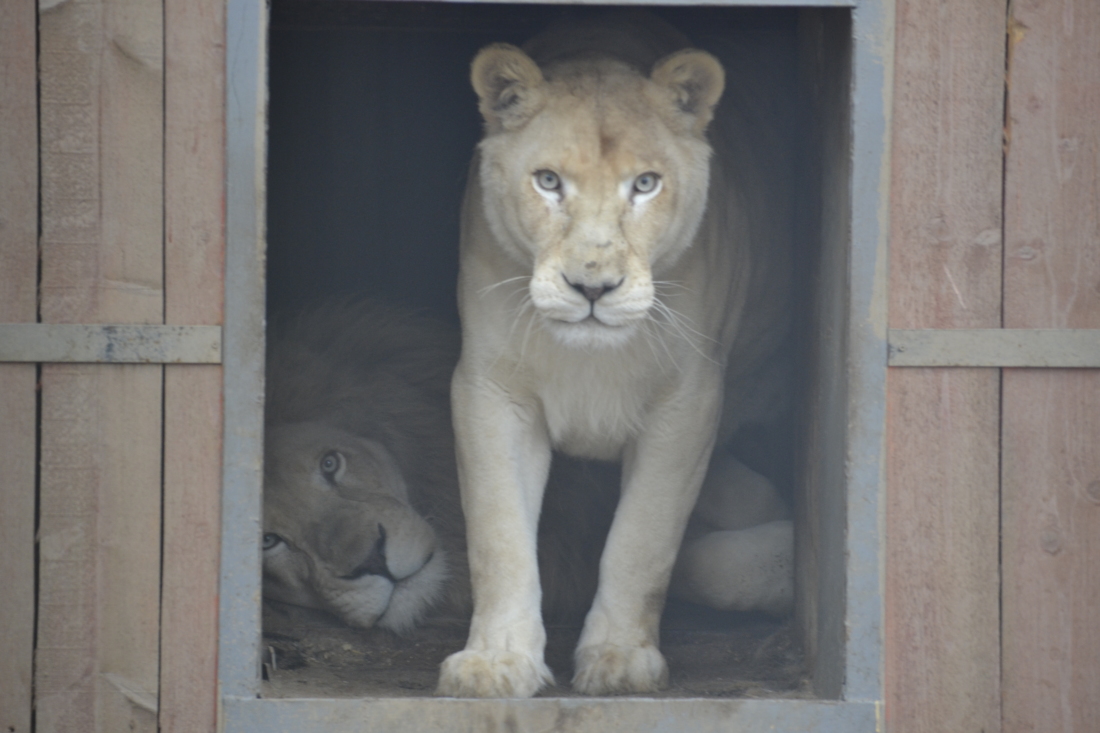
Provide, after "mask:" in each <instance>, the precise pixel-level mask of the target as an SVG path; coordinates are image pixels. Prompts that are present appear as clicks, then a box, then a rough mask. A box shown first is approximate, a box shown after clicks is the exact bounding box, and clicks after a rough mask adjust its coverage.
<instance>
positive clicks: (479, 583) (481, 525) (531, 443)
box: [436, 367, 553, 697]
mask: <svg viewBox="0 0 1100 733" xmlns="http://www.w3.org/2000/svg"><path fill="white" fill-rule="evenodd" d="M452 403H453V407H454V421H455V439H456V446H457V456H458V469H459V485H460V488H461V492H462V509H463V512H464V513H465V515H466V535H467V545H468V553H469V562H470V582H471V586H472V589H473V596H474V613H473V618H472V619H471V621H470V635H469V637H468V639H467V641H466V648H465V649H464V650H463V651H461V652H458V653H456V654H452V655H451V656H450V657H448V658H447V659H446V660H444V662H443V664H442V666H441V668H440V675H439V687H438V689H437V691H436V692H437V694H439V695H445V696H449V697H530V696H532V695H534V694H535V693H537V692H538V691H539V690H540V689H542V688H543V687H545V686H546V685H547V684H550V683H552V682H553V676H552V675H551V673H550V669H549V668H548V667H547V666H546V663H545V662H544V661H543V653H544V649H545V646H546V631H545V629H544V628H543V625H542V611H541V602H542V592H541V589H540V587H539V575H538V562H537V558H536V544H537V541H536V538H537V532H538V518H539V510H540V508H541V504H542V493H543V489H544V488H545V485H546V476H547V472H548V470H549V465H550V445H549V439H548V438H547V436H546V434H545V430H544V429H542V428H541V427H540V426H541V422H540V421H539V420H538V419H536V415H534V414H532V413H531V412H525V411H524V408H521V407H518V406H517V405H516V404H515V403H514V402H512V401H511V400H510V399H509V398H508V396H507V395H505V394H503V393H502V392H501V391H500V390H499V388H498V387H496V386H495V385H492V384H487V383H485V382H482V383H478V382H475V381H472V380H469V379H467V378H466V377H465V375H464V374H463V372H462V370H461V367H460V369H459V370H458V371H456V373H455V379H454V383H453V387H452Z"/></svg>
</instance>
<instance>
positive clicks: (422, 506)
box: [263, 301, 789, 633]
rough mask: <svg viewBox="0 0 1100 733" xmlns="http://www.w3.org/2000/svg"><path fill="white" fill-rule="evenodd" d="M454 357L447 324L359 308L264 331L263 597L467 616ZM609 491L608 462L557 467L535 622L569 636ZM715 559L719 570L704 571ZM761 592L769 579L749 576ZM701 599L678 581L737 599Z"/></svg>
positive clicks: (588, 591)
mask: <svg viewBox="0 0 1100 733" xmlns="http://www.w3.org/2000/svg"><path fill="white" fill-rule="evenodd" d="M457 358H458V338H457V334H456V333H454V332H453V331H452V330H451V329H449V328H448V327H446V326H443V325H441V324H439V323H436V322H434V321H431V320H429V319H426V318H423V317H419V316H417V315H414V314H410V313H408V312H405V311H402V310H399V309H395V308H392V307H387V306H384V305H381V304H379V303H374V302H370V301H366V302H348V301H330V302H328V303H325V304H324V305H321V306H319V307H314V308H311V309H308V310H307V311H305V312H303V313H301V314H299V315H298V316H297V317H296V318H294V319H293V320H292V321H290V322H289V323H286V324H282V325H281V326H280V327H277V328H275V329H273V334H272V338H271V340H270V342H269V344H268V359H267V362H268V366H267V402H266V410H265V417H266V434H265V458H264V461H265V465H264V507H263V509H264V552H263V568H264V582H263V593H264V597H265V599H268V600H273V601H279V602H283V603H289V604H292V605H296V606H304V607H307V608H316V609H321V610H324V611H328V612H330V613H332V614H334V615H336V616H337V617H339V618H340V619H341V620H342V621H343V622H344V623H347V624H348V625H351V626H357V627H362V628H368V627H372V626H379V627H382V628H386V629H390V630H392V631H396V632H399V633H405V632H409V631H411V630H412V629H413V628H414V627H415V626H416V625H417V624H419V623H421V622H423V621H424V620H425V619H426V618H428V617H430V616H431V615H432V614H435V615H439V616H445V617H450V618H455V617H458V618H464V617H468V616H469V614H470V610H471V600H470V583H469V572H468V570H467V566H466V542H465V528H464V524H463V520H462V510H461V507H460V504H459V491H458V481H457V475H456V472H455V462H454V441H453V435H452V431H451V419H450V399H449V392H450V380H451V373H452V372H453V370H454V364H455V361H456V360H457ZM617 494H618V472H617V471H616V470H615V469H614V467H613V466H611V465H610V464H602V463H586V462H585V463H582V462H579V461H573V460H569V459H566V458H564V457H559V460H557V461H555V465H554V471H553V473H552V476H551V479H550V481H549V486H548V488H547V493H546V500H545V502H544V507H543V512H542V516H541V524H540V529H539V564H540V575H541V579H542V586H543V611H544V613H545V614H547V615H548V617H550V618H552V619H553V620H555V621H558V622H565V623H576V622H578V621H580V620H581V619H582V618H583V613H584V611H586V610H587V608H588V605H589V604H590V603H591V600H592V597H593V595H594V593H595V587H596V559H597V558H598V557H599V553H600V549H601V547H602V546H603V542H604V539H605V537H606V535H607V530H608V527H609V526H610V523H611V517H612V514H613V512H614V510H615V501H616V499H617ZM706 511H707V512H708V513H714V512H719V513H720V512H722V511H724V510H723V509H722V508H720V507H715V508H709V509H707V510H706ZM781 511H782V507H778V506H774V507H771V508H770V509H769V508H768V507H762V506H761V507H756V508H750V510H749V511H748V512H747V513H746V515H745V516H746V517H747V518H749V519H750V521H751V518H752V517H764V518H766V515H767V513H768V512H771V514H772V515H775V516H781V515H780V514H779V512H781ZM756 531H759V530H750V532H747V533H744V534H745V535H746V536H748V535H750V534H752V533H753V532H756ZM713 561H717V562H721V561H722V560H721V558H720V557H717V556H716V557H713V558H711V557H707V558H705V559H703V560H702V562H713ZM695 564H696V563H692V565H693V566H694V565H695ZM699 566H700V567H701V566H702V565H701V564H700V565H699ZM715 577H719V578H722V579H725V578H729V575H728V574H724V575H720V576H715ZM684 578H685V579H688V576H687V575H685V576H684ZM761 582H763V583H764V584H765V585H766V584H767V583H768V582H769V581H768V579H766V578H751V579H749V585H750V587H760V586H761ZM771 582H772V583H773V584H774V581H771ZM780 585H781V586H782V588H784V589H786V590H783V591H782V593H780V594H779V595H776V596H773V597H772V600H771V604H772V605H771V606H768V607H769V608H770V609H771V610H774V611H777V612H782V611H783V610H785V607H786V605H788V604H789V595H785V594H786V593H789V581H788V584H787V585H782V584H780ZM703 591H704V592H703V593H701V594H700V593H698V592H696V591H694V590H693V586H692V585H691V584H690V583H687V584H685V590H684V592H683V594H682V595H684V596H685V597H688V598H693V599H695V600H699V601H702V602H704V603H711V605H717V607H720V608H741V607H742V606H741V605H739V602H740V601H741V600H743V599H744V598H745V591H744V590H739V589H738V586H737V585H736V584H734V585H732V586H730V587H717V586H709V587H708V586H704V587H703ZM731 598H732V599H733V601H732V602H727V600H728V599H731ZM763 605H765V606H767V605H768V604H763Z"/></svg>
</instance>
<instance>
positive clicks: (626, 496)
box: [573, 400, 715, 695]
mask: <svg viewBox="0 0 1100 733" xmlns="http://www.w3.org/2000/svg"><path fill="white" fill-rule="evenodd" d="M699 402H701V401H698V402H697V401H694V400H692V401H679V400H678V401H676V403H675V404H674V405H673V406H670V407H669V408H667V409H665V410H663V411H661V413H662V414H658V415H656V416H655V419H654V421H653V423H652V424H651V425H650V426H649V428H648V429H647V430H646V432H645V433H644V434H643V435H642V436H641V437H640V438H639V439H638V440H637V441H636V443H635V444H634V445H633V446H631V447H630V448H629V449H628V450H627V454H626V456H624V460H623V491H622V497H621V499H620V500H619V506H618V509H617V510H616V512H615V519H614V522H613V523H612V526H611V532H610V534H609V535H608V538H607V544H606V546H605V547H604V552H603V556H602V558H601V559H600V584H599V588H598V590H597V591H596V598H595V600H594V601H593V604H592V609H591V610H590V611H589V613H588V617H587V618H586V619H585V623H584V631H583V632H582V633H581V638H580V642H579V643H578V645H577V650H576V654H575V660H576V674H575V675H574V677H573V688H574V689H575V690H577V691H578V692H582V693H585V694H589V695H604V694H612V693H632V692H653V691H655V690H658V689H660V688H661V687H663V686H664V685H665V684H666V683H667V680H668V665H667V664H666V663H665V659H664V657H663V656H662V655H661V652H660V651H659V649H658V646H659V635H658V626H659V624H660V620H661V612H662V610H663V609H664V602H665V593H666V591H667V588H668V583H669V576H670V575H671V572H672V567H673V564H674V562H675V560H676V553H677V549H678V548H679V545H680V540H681V538H682V536H683V532H684V527H685V526H686V524H687V521H688V517H689V515H690V514H691V510H692V507H693V505H694V503H695V499H696V496H697V495H698V493H699V487H700V485H701V484H702V481H703V476H704V473H705V471H706V467H707V461H708V459H709V457H710V453H711V448H712V446H713V441H714V424H715V419H714V416H713V414H712V412H711V410H710V409H709V407H708V405H706V404H699ZM713 402H714V401H713V400H711V401H710V403H711V404H713ZM692 403H694V404H692Z"/></svg>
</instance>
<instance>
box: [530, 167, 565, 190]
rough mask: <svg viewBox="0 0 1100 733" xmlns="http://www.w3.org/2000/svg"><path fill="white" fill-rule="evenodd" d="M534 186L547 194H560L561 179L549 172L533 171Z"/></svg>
mask: <svg viewBox="0 0 1100 733" xmlns="http://www.w3.org/2000/svg"><path fill="white" fill-rule="evenodd" d="M535 185H536V186H538V187H539V188H541V189H542V190H543V191H547V192H549V193H560V192H561V177H560V176H559V175H558V174H557V173H555V172H554V171H550V170H541V171H535Z"/></svg>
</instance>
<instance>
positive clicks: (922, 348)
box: [887, 328, 1100, 369]
mask: <svg viewBox="0 0 1100 733" xmlns="http://www.w3.org/2000/svg"><path fill="white" fill-rule="evenodd" d="M887 341H888V344H889V347H888V357H887V364H888V365H889V366H892V367H1032V368H1092V369H1096V368H1100V329H1086V328H1073V329H1069V328H1066V329H1062V328H966V329H963V328H960V329H920V330H907V329H897V328H892V329H890V332H889V335H888V337H887Z"/></svg>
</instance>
